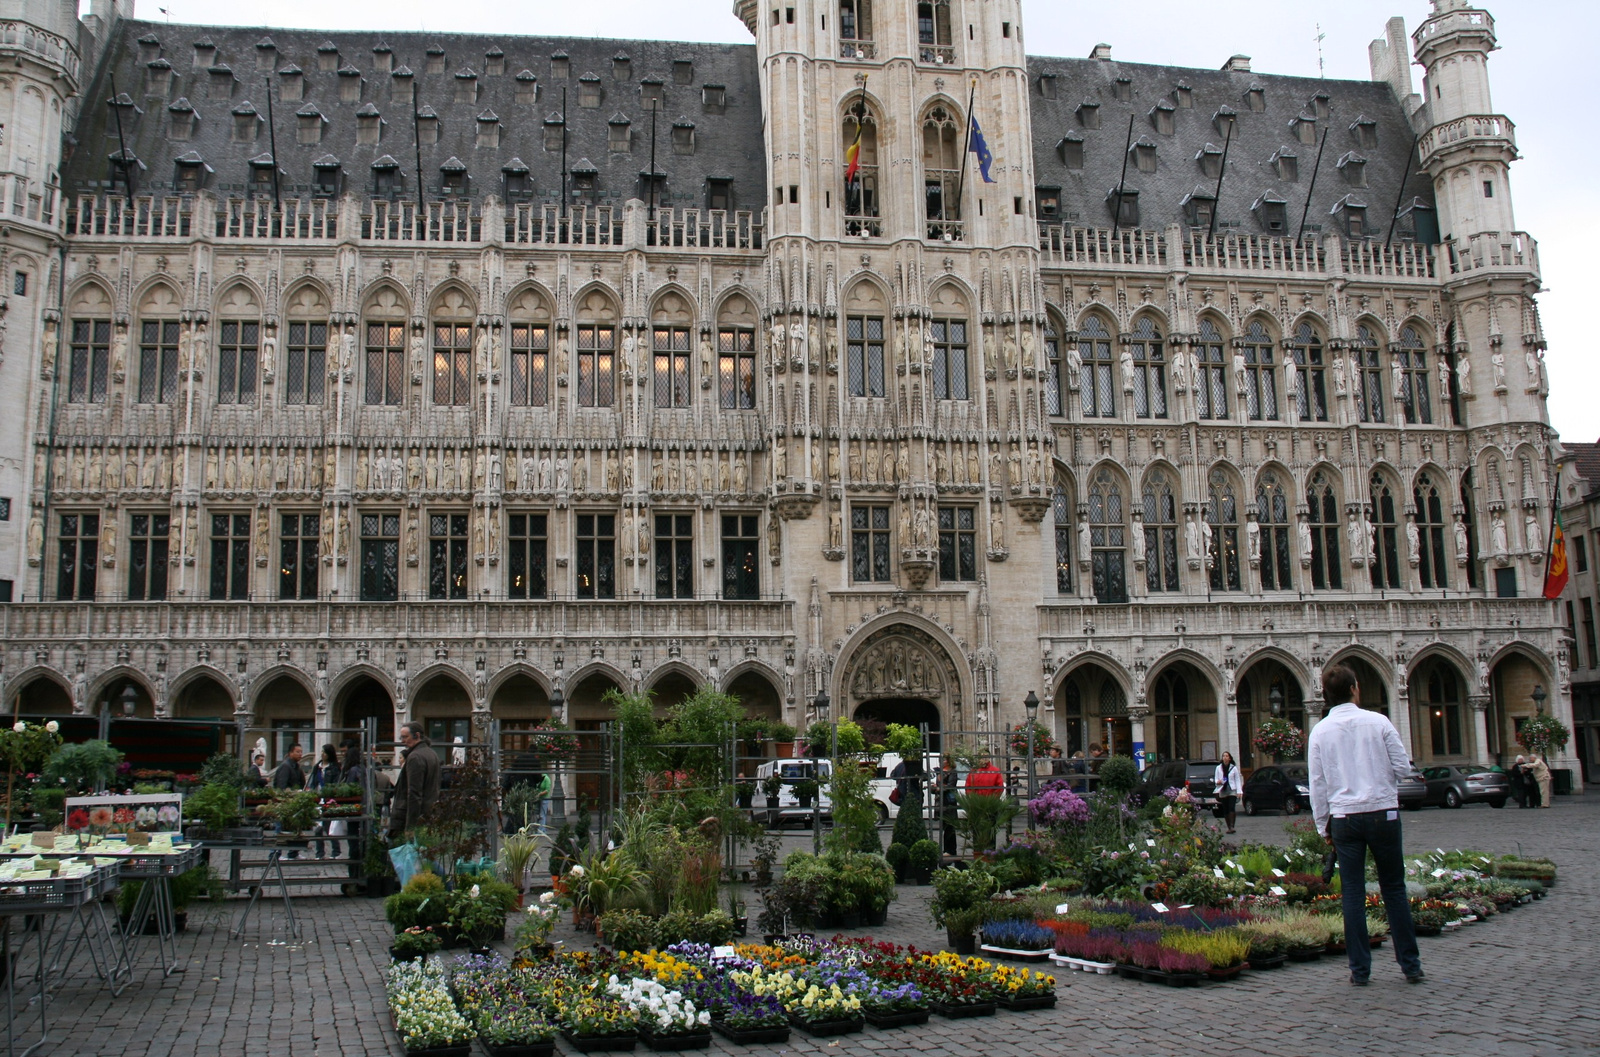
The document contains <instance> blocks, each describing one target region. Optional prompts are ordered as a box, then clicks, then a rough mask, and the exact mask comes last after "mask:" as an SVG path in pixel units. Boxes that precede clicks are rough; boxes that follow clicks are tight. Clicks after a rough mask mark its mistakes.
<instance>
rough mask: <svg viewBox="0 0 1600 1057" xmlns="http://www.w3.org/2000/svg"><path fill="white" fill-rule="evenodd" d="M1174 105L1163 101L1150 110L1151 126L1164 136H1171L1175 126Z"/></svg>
mask: <svg viewBox="0 0 1600 1057" xmlns="http://www.w3.org/2000/svg"><path fill="white" fill-rule="evenodd" d="M1173 109H1174V108H1173V105H1172V104H1171V103H1169V102H1167V101H1166V100H1165V99H1163V100H1162V101H1161V102H1159V103H1157V104H1156V105H1155V106H1153V107H1151V108H1150V126H1151V127H1152V128H1154V129H1155V130H1156V131H1157V132H1159V133H1160V134H1161V135H1163V136H1170V135H1172V133H1173V129H1174V126H1175V122H1176V119H1175V115H1174V114H1173Z"/></svg>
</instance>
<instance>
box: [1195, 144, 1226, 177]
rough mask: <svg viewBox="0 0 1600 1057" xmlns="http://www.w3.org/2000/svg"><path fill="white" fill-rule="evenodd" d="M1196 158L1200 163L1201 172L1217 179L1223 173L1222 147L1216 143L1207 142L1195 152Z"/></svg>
mask: <svg viewBox="0 0 1600 1057" xmlns="http://www.w3.org/2000/svg"><path fill="white" fill-rule="evenodd" d="M1194 160H1195V161H1196V162H1198V163H1199V164H1200V173H1201V175H1203V176H1208V177H1210V178H1211V179H1213V180H1215V179H1216V178H1217V177H1218V176H1221V175H1222V148H1221V147H1219V146H1217V145H1216V144H1215V143H1207V144H1206V145H1205V146H1204V147H1201V148H1200V150H1199V151H1198V152H1197V153H1196V154H1195V156H1194Z"/></svg>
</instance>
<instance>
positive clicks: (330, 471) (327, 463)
mask: <svg viewBox="0 0 1600 1057" xmlns="http://www.w3.org/2000/svg"><path fill="white" fill-rule="evenodd" d="M429 458H430V459H431V458H432V454H431V453H430V454H429ZM432 472H433V467H432V464H431V463H430V464H429V473H430V474H431V473H432ZM338 477H339V453H338V451H337V450H336V449H334V448H332V447H330V448H328V449H327V450H326V451H325V452H323V455H322V474H321V476H320V477H318V478H317V487H319V488H332V487H333V485H334V482H335V481H336V480H338Z"/></svg>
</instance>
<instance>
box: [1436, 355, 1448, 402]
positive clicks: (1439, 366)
mask: <svg viewBox="0 0 1600 1057" xmlns="http://www.w3.org/2000/svg"><path fill="white" fill-rule="evenodd" d="M1434 369H1435V370H1436V371H1437V372H1438V373H1439V399H1440V400H1448V399H1450V361H1449V360H1447V359H1445V358H1444V356H1442V355H1441V356H1440V357H1439V359H1438V360H1436V361H1435V362H1434Z"/></svg>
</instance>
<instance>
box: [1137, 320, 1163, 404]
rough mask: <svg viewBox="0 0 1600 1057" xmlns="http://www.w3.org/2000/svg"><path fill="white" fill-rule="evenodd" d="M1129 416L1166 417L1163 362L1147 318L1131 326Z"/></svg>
mask: <svg viewBox="0 0 1600 1057" xmlns="http://www.w3.org/2000/svg"><path fill="white" fill-rule="evenodd" d="M1132 350H1133V413H1134V414H1135V415H1136V416H1137V417H1139V418H1166V417H1167V361H1166V354H1165V351H1164V350H1165V346H1164V345H1163V344H1162V340H1161V332H1160V331H1159V330H1157V329H1156V326H1155V324H1154V323H1153V322H1151V319H1150V317H1149V316H1141V317H1139V321H1138V322H1137V323H1135V324H1134V325H1133V341H1132Z"/></svg>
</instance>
